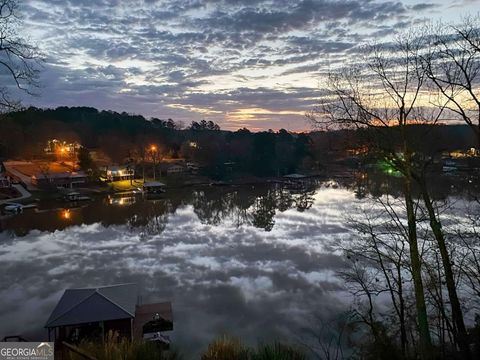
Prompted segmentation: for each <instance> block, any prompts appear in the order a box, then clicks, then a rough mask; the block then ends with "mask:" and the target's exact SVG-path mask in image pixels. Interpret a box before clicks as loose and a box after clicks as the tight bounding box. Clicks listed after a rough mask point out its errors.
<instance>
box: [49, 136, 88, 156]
mask: <svg viewBox="0 0 480 360" xmlns="http://www.w3.org/2000/svg"><path fill="white" fill-rule="evenodd" d="M81 147H82V145H80V144H79V143H78V142H75V141H74V142H71V143H67V142H66V141H63V140H58V139H52V140H48V141H47V145H46V146H45V148H44V151H45V153H46V154H56V155H59V156H75V155H76V154H78V151H79V150H80V148H81Z"/></svg>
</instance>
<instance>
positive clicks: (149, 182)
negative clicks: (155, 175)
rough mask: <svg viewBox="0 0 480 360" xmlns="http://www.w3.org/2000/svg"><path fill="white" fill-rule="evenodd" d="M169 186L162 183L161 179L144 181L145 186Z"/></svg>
mask: <svg viewBox="0 0 480 360" xmlns="http://www.w3.org/2000/svg"><path fill="white" fill-rule="evenodd" d="M164 186H167V185H165V184H164V183H161V182H160V181H145V182H144V183H143V187H164Z"/></svg>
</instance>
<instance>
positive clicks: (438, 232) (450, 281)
mask: <svg viewBox="0 0 480 360" xmlns="http://www.w3.org/2000/svg"><path fill="white" fill-rule="evenodd" d="M421 191H422V197H423V201H424V203H425V206H426V208H427V212H428V217H429V219H430V227H431V229H432V231H433V234H434V236H435V239H436V240H437V244H438V248H439V250H440V256H441V257H442V265H443V270H444V272H445V282H446V284H447V290H448V298H449V300H450V305H451V308H452V321H453V323H454V324H455V326H454V337H455V341H456V343H457V344H458V347H459V348H460V351H461V352H462V359H466V360H468V359H470V358H471V355H470V348H469V346H468V334H467V329H466V327H465V323H464V321H463V314H462V308H461V306H460V301H459V300H458V295H457V288H456V286H455V279H454V276H453V270H452V263H451V261H450V255H449V253H448V249H447V245H446V243H445V237H444V236H443V231H442V225H441V223H440V221H439V220H438V219H437V215H436V214H435V209H434V208H433V204H432V200H431V199H430V195H429V193H428V190H427V185H426V183H425V179H421Z"/></svg>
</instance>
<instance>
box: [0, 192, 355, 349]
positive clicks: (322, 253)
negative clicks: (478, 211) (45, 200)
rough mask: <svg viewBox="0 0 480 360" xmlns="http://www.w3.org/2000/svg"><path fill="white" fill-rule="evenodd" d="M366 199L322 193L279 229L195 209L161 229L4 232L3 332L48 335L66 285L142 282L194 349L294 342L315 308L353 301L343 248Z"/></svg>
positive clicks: (326, 309) (328, 309) (181, 211)
mask: <svg viewBox="0 0 480 360" xmlns="http://www.w3.org/2000/svg"><path fill="white" fill-rule="evenodd" d="M356 202H358V200H356V199H355V196H354V194H353V193H351V192H349V191H347V190H342V189H321V190H319V191H318V192H317V193H316V194H315V196H314V205H313V206H312V207H311V208H310V209H308V210H306V211H303V212H299V211H297V210H295V209H289V210H286V211H284V212H278V211H277V214H276V216H275V225H274V227H273V228H272V230H271V231H270V232H266V231H264V230H263V229H258V228H255V227H254V226H252V225H241V226H239V227H237V226H236V225H235V221H234V219H228V218H227V219H224V220H223V221H222V222H220V223H218V224H215V225H210V224H207V223H202V222H201V221H200V220H199V218H198V216H197V214H196V213H195V211H194V208H193V206H192V205H185V206H181V207H179V208H177V209H176V211H175V213H173V214H171V215H169V217H168V222H167V223H166V225H165V229H164V230H163V232H161V233H159V234H154V235H145V234H142V233H141V231H139V230H137V229H135V228H133V229H132V228H130V227H128V226H126V225H114V226H109V227H105V226H103V225H101V224H99V223H94V224H91V225H80V226H72V227H69V228H66V229H64V230H61V231H54V232H39V231H31V232H29V233H28V234H27V235H26V236H24V237H13V238H12V237H10V235H7V233H0V263H1V264H2V273H1V275H0V283H1V289H0V296H1V298H2V301H1V302H2V306H1V307H0V318H1V319H2V322H1V324H0V335H2V336H4V335H12V334H25V335H26V336H29V337H30V338H32V339H34V338H37V337H38V336H45V335H46V332H45V331H43V330H42V326H43V324H44V322H45V321H46V319H47V317H48V315H49V313H50V311H51V309H53V307H54V305H55V303H56V301H57V300H58V298H59V297H60V296H61V294H62V292H63V290H64V289H66V288H70V287H86V286H96V285H105V284H114V283H124V282H136V283H138V284H139V287H140V289H141V292H142V295H143V301H144V302H148V301H158V300H172V302H173V308H174V327H175V331H174V332H173V336H172V337H173V342H174V343H176V344H178V345H179V346H180V347H183V348H185V346H187V344H188V346H187V347H186V348H185V349H188V351H192V352H196V351H198V349H199V348H201V347H204V346H205V345H206V344H207V343H208V342H209V341H210V340H211V339H212V338H214V337H216V336H217V335H220V334H224V333H229V334H232V335H236V336H240V337H241V338H242V339H244V340H245V341H248V342H251V343H255V342H256V341H257V340H258V339H266V340H268V339H270V338H287V339H288V338H290V339H292V336H296V335H298V333H299V330H300V329H301V328H303V327H306V326H308V321H309V319H312V316H313V315H314V314H315V315H318V316H320V317H329V316H331V315H332V314H334V313H336V312H338V311H340V310H341V309H342V308H343V307H344V306H346V304H347V303H348V298H346V295H345V293H344V292H343V290H342V284H341V283H339V281H338V279H337V278H336V277H335V275H334V272H335V270H337V269H339V268H341V267H342V266H343V260H342V259H341V257H340V256H339V254H338V253H335V252H334V251H333V247H334V245H335V244H336V243H337V242H338V240H339V239H340V238H345V237H347V236H348V230H347V228H346V227H345V226H344V215H345V214H346V213H347V212H348V211H349V209H351V208H352V207H353V203H356ZM32 216H35V215H32ZM343 297H345V298H343Z"/></svg>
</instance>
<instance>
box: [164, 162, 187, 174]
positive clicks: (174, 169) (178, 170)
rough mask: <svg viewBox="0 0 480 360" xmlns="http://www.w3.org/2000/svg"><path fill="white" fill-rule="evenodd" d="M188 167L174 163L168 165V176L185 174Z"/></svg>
mask: <svg viewBox="0 0 480 360" xmlns="http://www.w3.org/2000/svg"><path fill="white" fill-rule="evenodd" d="M187 170H188V169H187V168H186V167H185V166H182V165H178V164H174V165H170V166H169V167H167V176H172V175H179V174H184V173H186V172H187Z"/></svg>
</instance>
